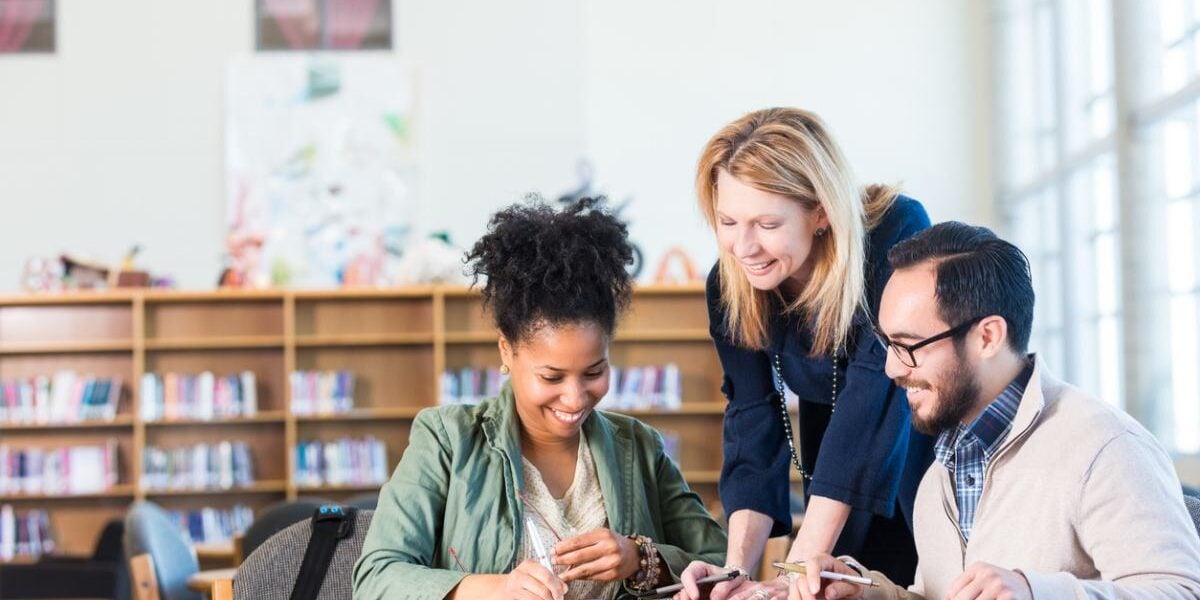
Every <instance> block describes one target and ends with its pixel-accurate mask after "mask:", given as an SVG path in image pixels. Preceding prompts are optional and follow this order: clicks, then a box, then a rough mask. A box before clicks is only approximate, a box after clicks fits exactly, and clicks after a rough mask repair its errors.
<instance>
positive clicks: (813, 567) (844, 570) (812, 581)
mask: <svg viewBox="0 0 1200 600" xmlns="http://www.w3.org/2000/svg"><path fill="white" fill-rule="evenodd" d="M804 566H805V574H804V575H800V576H799V577H795V578H794V580H795V581H794V583H793V584H792V586H791V589H790V590H789V591H788V600H817V599H822V598H823V599H825V600H845V599H857V598H861V597H862V594H863V589H864V588H863V586H861V585H858V584H857V583H850V582H848V581H831V580H828V579H821V571H832V572H834V573H841V574H843V575H855V576H857V575H859V572H858V571H855V570H854V569H851V568H850V567H849V566H847V565H846V563H844V562H842V561H840V560H838V559H836V558H834V557H832V556H830V555H828V554H815V555H813V556H810V557H808V558H806V559H804Z"/></svg>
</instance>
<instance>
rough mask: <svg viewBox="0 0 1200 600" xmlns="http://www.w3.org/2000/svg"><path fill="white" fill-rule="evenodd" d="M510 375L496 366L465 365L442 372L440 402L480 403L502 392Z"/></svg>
mask: <svg viewBox="0 0 1200 600" xmlns="http://www.w3.org/2000/svg"><path fill="white" fill-rule="evenodd" d="M507 378H508V376H507V375H504V374H502V373H501V372H500V369H498V368H496V367H491V368H486V369H477V368H475V367H463V368H461V369H447V370H446V371H445V372H443V373H442V382H441V388H442V393H441V396H440V402H441V403H442V404H478V403H480V402H483V401H484V400H486V399H488V398H491V397H493V396H497V395H499V394H500V387H501V386H502V385H504V380H505V379H507Z"/></svg>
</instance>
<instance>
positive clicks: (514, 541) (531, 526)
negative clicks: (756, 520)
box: [354, 199, 725, 600]
mask: <svg viewBox="0 0 1200 600" xmlns="http://www.w3.org/2000/svg"><path fill="white" fill-rule="evenodd" d="M631 256H632V250H631V248H630V245H629V242H628V241H627V239H626V231H625V226H624V225H622V224H621V223H620V222H619V221H617V220H616V219H615V218H613V217H612V216H611V215H609V214H607V213H606V212H604V211H602V210H600V209H598V208H597V206H596V202H595V201H593V200H588V199H585V200H582V201H580V202H578V203H575V204H573V205H572V206H570V207H568V208H566V209H563V210H562V211H556V210H554V209H552V208H549V207H548V206H546V205H544V204H541V203H536V202H535V203H528V204H519V205H515V206H512V207H510V208H508V209H505V210H503V211H500V212H499V213H497V214H495V215H494V216H493V217H492V219H491V222H490V224H489V226H488V233H487V234H486V235H484V236H483V238H481V239H480V240H479V241H478V242H477V243H476V244H475V247H474V248H473V249H472V250H471V251H470V252H469V253H468V255H467V260H468V262H469V265H470V267H469V270H470V273H471V274H472V275H473V276H474V277H475V280H476V282H478V280H479V277H480V276H484V277H486V278H487V282H486V284H485V285H484V286H483V301H484V306H485V308H486V309H487V310H488V311H489V312H490V313H491V315H492V317H493V318H494V320H495V324H496V328H497V329H498V330H499V333H500V342H499V350H500V360H501V364H502V366H501V371H502V372H504V373H508V374H509V380H508V382H506V383H505V385H504V387H503V389H502V390H501V392H500V395H499V396H498V397H496V398H492V399H489V400H486V401H484V402H482V403H481V404H479V405H477V406H442V407H438V408H428V409H425V410H423V411H421V413H420V414H419V415H418V416H417V418H416V420H415V421H414V423H413V427H412V434H411V436H410V441H409V446H408V449H407V450H406V451H405V452H404V456H403V458H402V459H401V461H400V465H399V466H398V467H397V468H396V471H395V473H394V474H393V475H392V479H391V480H390V481H389V482H388V483H387V485H385V486H384V488H383V490H382V492H381V494H380V499H379V508H378V511H377V512H376V513H375V517H374V520H373V522H372V524H371V529H370V531H369V532H368V534H367V538H366V542H365V545H364V547H363V553H362V556H361V558H360V559H359V561H358V563H357V565H356V566H355V573H354V597H355V598H357V599H359V600H363V599H373V598H380V599H382V598H392V597H403V598H429V599H438V598H453V599H456V600H463V599H467V600H476V599H495V600H510V599H514V600H515V599H521V600H526V599H541V600H562V599H564V598H567V599H575V598H579V599H583V598H614V597H618V596H625V595H628V594H629V593H631V592H635V591H644V590H649V589H652V588H654V587H656V586H659V585H665V584H669V583H670V582H671V581H673V580H674V579H675V574H677V573H679V572H680V571H681V570H682V569H683V568H684V567H685V566H686V565H687V564H688V563H689V562H690V561H692V560H703V561H707V562H717V563H720V562H721V560H722V559H723V552H724V549H725V534H724V532H723V531H722V530H721V528H720V526H719V525H717V523H716V522H715V521H713V519H712V518H711V517H710V516H709V514H708V512H707V511H706V510H705V508H704V506H703V504H702V503H701V502H700V499H699V497H698V496H696V495H695V494H694V493H692V492H691V491H690V490H689V489H688V486H687V484H686V483H685V482H684V480H683V477H682V475H681V474H680V472H679V469H678V467H677V466H676V465H675V463H674V462H672V460H671V459H670V458H668V457H667V455H666V454H665V453H664V451H663V442H662V438H661V437H660V436H659V435H658V433H657V432H655V431H654V430H653V429H651V428H650V427H648V426H646V425H644V424H642V423H640V422H638V421H637V420H636V419H633V418H630V417H625V416H620V415H616V414H611V413H607V412H603V411H598V410H596V404H597V403H598V402H599V401H600V399H601V398H603V397H604V395H605V393H607V392H608V385H609V364H608V344H609V341H610V340H611V339H612V335H613V331H614V329H615V327H616V321H617V316H618V315H619V313H620V312H621V310H622V309H623V308H625V306H626V305H627V304H628V302H629V297H630V288H631V281H630V277H629V274H628V273H627V272H626V266H627V265H628V264H629V263H630V261H631ZM543 541H544V544H543V543H542V542H543Z"/></svg>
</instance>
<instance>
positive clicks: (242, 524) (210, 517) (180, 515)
mask: <svg viewBox="0 0 1200 600" xmlns="http://www.w3.org/2000/svg"><path fill="white" fill-rule="evenodd" d="M168 514H169V515H170V516H171V518H172V519H173V520H174V521H175V523H176V524H178V526H179V529H180V531H182V532H183V535H184V537H186V538H187V540H188V541H189V542H191V543H193V544H219V543H225V542H229V541H232V540H233V538H234V537H236V536H238V535H241V534H243V533H245V531H246V528H247V527H249V526H250V523H251V522H253V521H254V511H253V510H251V509H250V507H249V506H245V505H242V504H237V505H234V506H233V507H232V508H229V509H219V508H213V507H210V506H206V507H204V508H200V509H195V510H188V511H171V512H169V513H168Z"/></svg>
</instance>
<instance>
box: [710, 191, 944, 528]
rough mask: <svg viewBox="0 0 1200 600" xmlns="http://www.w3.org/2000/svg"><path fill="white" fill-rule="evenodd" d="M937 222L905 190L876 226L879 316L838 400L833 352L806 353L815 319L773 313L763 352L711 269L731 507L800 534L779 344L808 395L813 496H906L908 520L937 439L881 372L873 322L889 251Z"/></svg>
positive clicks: (869, 279) (869, 277)
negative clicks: (744, 336) (779, 379)
mask: <svg viewBox="0 0 1200 600" xmlns="http://www.w3.org/2000/svg"><path fill="white" fill-rule="evenodd" d="M928 227H929V216H928V215H927V214H926V213H925V209H924V207H922V206H921V204H920V203H919V202H917V201H916V200H913V199H912V198H909V197H906V196H899V197H898V198H897V199H896V201H895V202H894V203H893V205H892V207H891V208H889V209H888V212H887V213H885V214H884V216H883V218H882V219H881V220H880V222H879V224H877V225H876V226H875V228H874V229H872V230H871V231H870V232H868V234H867V247H866V273H865V277H866V282H865V283H866V289H865V291H866V296H867V304H868V307H869V310H870V316H869V317H868V315H866V314H862V313H861V312H860V314H859V316H858V317H857V318H856V320H855V324H854V328H853V330H852V332H851V339H850V343H849V345H848V347H847V348H846V349H845V350H843V353H844V354H843V358H842V360H840V361H839V369H838V395H837V404H836V410H833V411H831V410H830V406H829V405H830V404H831V402H832V400H833V398H832V393H833V357H832V356H829V355H819V356H815V357H814V356H810V355H809V351H810V349H811V348H812V330H811V327H810V326H809V325H808V324H807V323H804V322H802V321H801V320H800V319H799V318H798V317H797V316H795V315H790V316H783V315H781V314H780V313H781V312H782V311H781V310H780V311H777V312H776V313H775V314H776V317H775V318H773V319H772V321H771V323H770V324H769V327H768V332H769V334H770V341H769V347H768V349H767V350H766V351H758V350H748V349H745V348H741V347H738V346H737V345H736V344H734V343H733V342H732V337H731V336H730V335H729V333H728V332H727V330H726V327H725V310H724V307H722V306H721V301H720V280H719V277H718V275H717V268H716V267H714V268H713V269H712V271H711V272H710V273H709V276H708V285H707V297H708V311H709V332H710V333H711V335H712V337H713V342H714V343H715V345H716V348H717V353H718V355H719V356H720V358H721V366H722V367H723V368H724V370H725V377H724V380H723V385H722V392H723V393H724V394H725V397H726V399H727V400H728V404H727V405H726V408H725V420H724V430H723V440H722V444H723V446H724V452H725V462H724V464H723V465H722V467H721V482H720V488H719V489H720V495H721V502H722V503H723V504H724V507H725V514H726V515H731V514H733V513H734V512H735V511H737V510H741V509H751V510H754V511H756V512H760V513H763V514H766V515H768V516H770V517H771V518H772V520H773V521H774V523H773V525H772V528H771V536H778V535H783V534H786V533H791V527H792V516H791V510H790V506H789V490H790V486H789V482H788V475H789V469H790V468H791V466H790V465H791V459H790V454H789V451H788V446H787V442H786V441H785V439H784V429H783V422H782V419H781V416H780V412H779V405H778V400H776V392H775V387H774V382H773V379H772V373H771V366H770V361H771V360H773V358H774V357H775V356H776V355H778V356H779V359H780V363H781V371H782V373H783V379H784V381H785V382H786V383H787V386H788V388H789V389H791V390H792V391H794V392H796V394H797V395H798V396H799V397H800V399H801V402H800V417H799V422H800V425H799V429H798V430H797V431H796V435H797V438H798V440H797V448H799V449H800V451H801V457H802V462H803V464H804V467H805V471H806V472H808V473H810V474H811V475H812V480H811V481H810V482H807V485H806V486H805V500H806V501H807V499H808V496H810V495H812V494H816V495H818V496H823V497H826V498H830V499H833V500H837V501H840V502H844V503H846V504H848V505H850V507H851V508H852V509H854V510H857V511H868V512H870V513H873V514H876V515H880V516H882V517H888V518H890V517H892V516H893V514H894V512H895V510H896V508H897V507H899V508H900V510H901V512H902V513H903V515H904V517H905V520H906V521H907V522H908V525H909V528H910V529H911V527H912V505H913V499H914V498H915V496H916V492H917V485H918V484H919V483H920V481H921V476H922V475H923V474H924V472H925V469H926V468H927V467H928V466H929V462H930V460H931V458H932V452H931V448H932V443H933V440H932V438H930V437H929V436H925V435H922V434H920V433H918V432H916V431H915V430H913V429H912V425H911V417H910V412H911V411H910V409H909V406H908V399H907V397H906V395H905V391H904V390H903V389H901V388H898V387H897V386H895V385H894V384H893V383H892V381H891V379H889V378H888V376H887V375H886V374H885V373H884V361H885V359H886V354H885V353H886V349H885V348H884V347H883V346H882V345H881V344H880V343H879V341H878V339H876V337H875V335H874V332H873V331H872V330H871V326H870V323H871V322H872V321H873V320H874V318H875V317H876V315H877V313H878V310H879V308H878V307H879V298H880V296H881V295H882V294H883V287H884V284H886V283H887V280H888V277H890V276H891V274H892V269H891V267H890V266H889V265H888V262H887V252H888V250H890V249H891V247H892V246H894V245H895V244H896V243H898V242H900V241H902V240H904V239H907V238H909V237H911V236H913V235H914V234H916V233H917V232H919V231H921V230H922V229H925V228H928ZM777 308H782V307H781V306H777Z"/></svg>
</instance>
